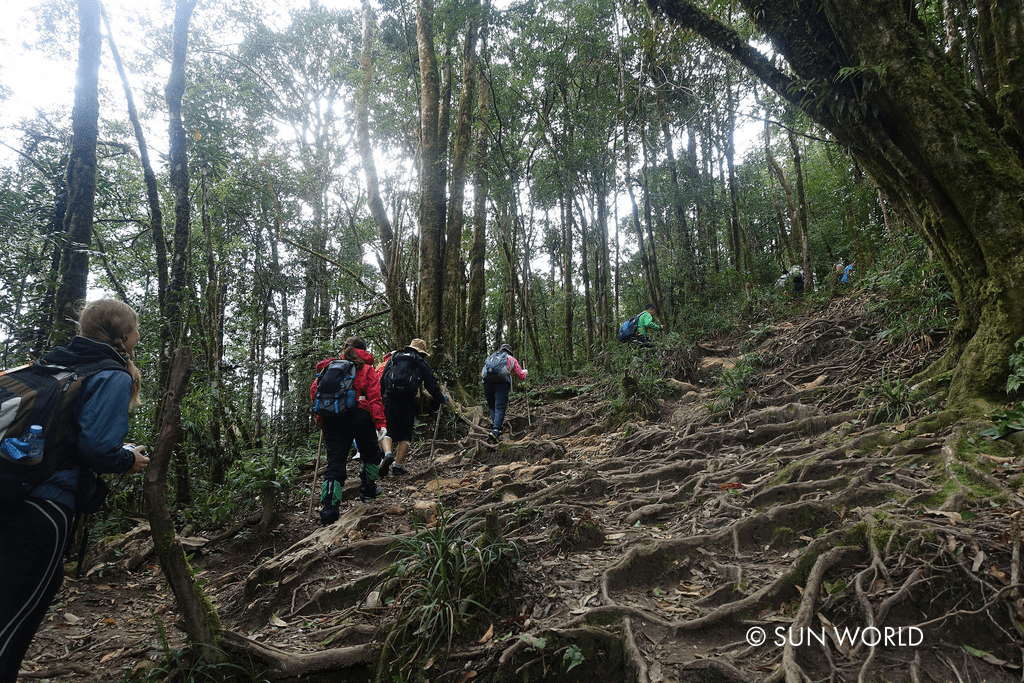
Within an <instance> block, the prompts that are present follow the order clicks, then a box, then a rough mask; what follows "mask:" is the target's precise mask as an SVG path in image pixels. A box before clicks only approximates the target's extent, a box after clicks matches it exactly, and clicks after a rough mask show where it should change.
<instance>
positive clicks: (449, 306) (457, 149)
mask: <svg viewBox="0 0 1024 683" xmlns="http://www.w3.org/2000/svg"><path fill="white" fill-rule="evenodd" d="M466 12H467V13H468V15H469V18H468V20H467V23H468V25H467V27H466V42H465V45H464V46H463V51H462V88H461V93H460V95H459V108H458V114H457V116H458V118H457V121H456V125H455V140H454V151H453V153H452V174H451V181H450V183H449V188H450V190H449V197H448V220H447V236H446V237H445V241H444V242H445V250H444V290H443V300H442V306H441V309H442V311H446V312H449V314H447V315H443V316H442V321H443V329H442V335H441V336H442V338H443V339H444V340H445V344H444V348H445V351H446V353H447V354H448V357H449V359H450V360H451V361H452V363H453V364H454V365H455V367H456V368H458V367H462V366H463V365H465V366H466V367H469V366H470V365H472V366H473V367H475V365H476V363H475V360H474V362H472V363H470V362H469V360H470V357H469V356H468V355H467V351H469V349H467V344H466V340H464V339H460V338H459V336H458V332H459V325H458V319H459V317H458V316H457V315H455V313H456V312H457V311H458V309H459V306H460V302H461V301H462V280H463V277H464V275H463V273H464V260H463V256H462V231H463V226H464V225H465V210H464V207H463V203H464V201H465V195H466V175H467V171H468V168H469V154H470V149H471V147H472V132H473V107H474V104H475V100H474V95H475V94H476V88H475V81H476V40H477V22H478V19H479V15H480V0H470V1H469V2H468V3H467V5H466Z"/></svg>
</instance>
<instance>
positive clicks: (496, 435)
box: [487, 430, 501, 443]
mask: <svg viewBox="0 0 1024 683" xmlns="http://www.w3.org/2000/svg"><path fill="white" fill-rule="evenodd" d="M487 439H488V440H489V441H490V442H491V443H498V442H499V441H501V432H499V431H498V430H494V431H493V432H491V435H490V436H488V437H487Z"/></svg>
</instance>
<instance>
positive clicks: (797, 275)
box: [789, 266, 804, 299]
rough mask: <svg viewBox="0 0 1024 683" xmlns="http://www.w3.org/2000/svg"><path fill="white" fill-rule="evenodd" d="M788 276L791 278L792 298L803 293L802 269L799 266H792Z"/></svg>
mask: <svg viewBox="0 0 1024 683" xmlns="http://www.w3.org/2000/svg"><path fill="white" fill-rule="evenodd" d="M789 276H790V277H791V278H793V298H794V299H795V298H797V297H798V296H800V295H801V294H803V293H804V269H803V268H801V267H800V266H793V267H792V268H790V269H789Z"/></svg>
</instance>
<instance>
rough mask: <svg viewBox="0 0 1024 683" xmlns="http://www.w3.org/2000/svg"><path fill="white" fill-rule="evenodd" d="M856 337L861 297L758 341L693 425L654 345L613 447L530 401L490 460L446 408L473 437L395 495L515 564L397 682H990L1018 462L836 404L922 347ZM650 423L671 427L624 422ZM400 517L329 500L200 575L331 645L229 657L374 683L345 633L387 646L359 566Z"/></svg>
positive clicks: (591, 419)
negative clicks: (272, 546)
mask: <svg viewBox="0 0 1024 683" xmlns="http://www.w3.org/2000/svg"><path fill="white" fill-rule="evenodd" d="M865 330H866V327H865V326H864V320H863V310H862V304H861V303H859V302H856V301H854V300H839V301H836V302H834V304H833V305H832V307H831V308H830V310H829V311H827V313H826V319H824V320H821V319H814V318H808V319H805V320H799V321H796V322H794V323H793V324H791V325H788V326H782V325H780V326H777V327H773V328H770V329H767V330H762V331H759V334H758V338H759V341H758V348H757V350H756V353H757V354H758V355H759V356H760V357H761V359H762V362H763V367H762V369H761V370H760V371H759V372H760V374H759V375H758V379H757V381H756V382H755V383H754V385H753V388H752V389H751V391H750V392H749V396H748V397H747V399H746V406H747V409H746V411H745V412H744V411H743V410H739V409H737V411H736V413H737V414H736V416H735V417H729V415H727V414H724V413H720V414H718V415H717V416H712V415H709V413H708V411H707V408H706V404H707V403H710V402H711V401H712V400H713V399H714V394H713V390H708V389H706V388H705V387H703V386H700V385H699V383H700V382H705V381H709V379H710V375H709V374H708V373H706V372H702V371H701V370H699V368H700V363H699V361H700V358H701V356H702V355H706V354H707V353H708V349H706V348H703V349H702V348H691V349H688V350H685V351H684V352H683V353H682V354H680V357H681V358H682V360H680V361H679V362H675V361H673V360H672V358H670V357H669V355H668V354H666V358H665V363H664V365H663V368H668V369H669V372H668V373H667V374H669V375H671V376H672V377H674V378H675V379H676V380H685V381H687V382H690V383H692V384H693V385H694V387H695V389H694V387H689V388H688V389H687V391H688V392H689V393H688V394H686V396H684V397H683V398H682V399H680V400H679V403H678V405H674V404H673V403H671V401H669V402H666V403H665V404H664V406H663V407H664V411H662V409H661V408H662V406H657V410H655V409H654V408H655V407H656V406H654V404H653V403H650V402H643V401H641V402H640V403H638V404H637V406H636V410H637V413H634V414H633V416H632V417H629V418H628V419H631V420H633V422H630V423H629V425H628V428H623V429H622V430H620V431H617V432H615V431H609V430H608V428H607V425H610V424H613V423H614V424H620V423H621V419H622V415H621V414H620V415H615V416H612V415H609V409H608V404H607V403H606V402H604V399H605V398H606V397H607V393H608V391H609V387H608V386H597V387H592V388H591V387H585V388H577V387H573V391H568V389H565V390H564V391H563V390H560V391H557V392H556V391H550V392H541V391H534V392H533V393H531V395H530V401H531V403H530V408H531V410H532V411H533V412H532V419H531V421H527V420H526V419H525V416H521V417H516V416H515V415H516V407H515V406H516V405H518V406H520V408H524V407H525V401H526V400H527V399H526V397H525V396H524V395H521V394H520V395H517V396H516V397H515V398H514V401H513V410H512V412H511V413H510V415H512V416H513V417H512V418H511V422H512V429H513V433H514V434H518V435H520V436H522V435H526V436H525V437H523V438H521V439H520V440H515V439H512V440H509V441H506V442H503V443H502V444H500V445H499V446H497V447H494V446H490V445H485V444H482V443H480V442H479V440H478V439H477V438H476V435H477V433H478V432H479V431H481V430H482V425H481V424H480V423H479V420H480V419H481V417H480V415H479V414H476V415H475V416H474V415H472V414H471V413H470V411H468V410H466V409H463V410H461V411H460V417H461V419H462V420H463V421H464V422H474V421H476V424H475V427H478V428H480V429H474V428H471V429H470V434H469V436H468V437H466V438H465V439H464V440H463V442H461V443H458V444H457V443H455V442H451V451H452V452H449V453H443V454H442V455H441V457H440V458H438V460H437V464H436V466H435V467H434V468H432V469H431V471H430V474H429V476H430V481H431V482H434V481H435V477H436V485H434V486H433V488H432V489H431V493H430V494H423V495H421V494H422V491H421V490H418V489H417V488H416V487H412V490H413V491H415V492H416V495H418V496H420V497H419V501H420V502H423V501H432V502H434V503H439V504H440V505H441V506H442V507H444V508H446V509H448V510H449V511H450V513H451V515H452V517H451V521H453V522H455V521H459V522H462V521H464V522H466V523H467V527H466V529H467V533H475V532H476V531H478V530H479V529H481V528H482V527H483V526H484V524H485V522H484V519H485V517H486V516H488V515H490V518H491V519H492V520H497V523H496V525H500V531H501V533H502V534H503V535H504V537H505V538H507V539H509V540H511V541H513V542H515V543H516V545H517V547H518V549H519V555H520V557H521V565H520V570H519V571H517V572H516V574H515V576H514V581H513V584H512V586H513V588H512V589H510V591H509V593H508V594H507V595H502V596H500V597H501V600H495V603H494V604H500V605H501V607H498V608H497V609H496V613H495V614H486V615H484V616H481V614H482V613H480V614H478V615H477V621H474V622H472V623H471V625H470V626H467V627H466V630H465V631H464V632H463V633H461V634H459V636H458V637H456V638H455V639H454V640H453V647H452V650H451V651H450V652H446V653H444V656H443V657H439V658H438V659H437V660H435V661H433V662H431V666H432V668H430V669H429V671H428V672H427V673H424V674H423V677H424V678H423V680H427V679H429V680H431V681H443V682H444V683H448V682H452V683H465V682H466V681H470V680H472V681H474V683H481V682H484V681H486V682H490V681H495V682H497V681H513V680H514V681H522V680H528V681H547V680H558V681H565V682H572V681H596V680H623V681H630V682H643V683H659V682H662V681H698V680H701V681H703V680H714V681H725V682H739V681H744V682H749V681H755V680H761V681H765V680H770V681H777V682H779V683H782V682H785V683H804V682H805V681H833V682H836V683H841V682H846V681H864V682H865V683H867V682H869V681H894V682H895V681H899V682H903V681H943V680H952V679H955V678H956V676H960V677H961V678H963V680H972V681H980V680H1009V678H1008V671H1009V668H1010V667H1012V666H1016V665H1019V664H1020V662H1021V655H1020V649H1019V647H1018V646H1019V645H1021V644H1024V638H1022V635H1021V634H1022V632H1024V602H1022V598H1021V593H1020V591H1019V586H1018V583H1019V582H1020V581H1021V570H1020V542H1021V524H1020V521H1019V520H1020V518H1021V517H1022V516H1024V513H1020V510H1021V509H1022V508H1024V497H1022V496H1021V495H1020V494H1019V493H1018V489H1019V488H1020V487H1021V485H1022V483H1024V465H1021V464H1018V463H1021V462H1022V460H1021V459H1018V458H1019V457H1020V456H1021V455H1022V454H1021V453H1020V452H1019V449H1018V450H1017V451H1014V450H1013V449H1014V447H1013V446H1012V445H1005V444H999V446H1000V447H1001V448H1003V450H1002V451H1000V452H999V453H995V452H987V451H989V450H994V449H995V446H992V447H986V449H985V450H986V452H984V453H979V451H980V450H981V449H980V448H979V447H978V446H977V445H976V444H975V445H971V444H969V443H968V442H967V440H966V439H965V438H963V435H964V434H968V433H969V432H966V431H963V428H960V429H958V428H957V427H958V426H959V425H960V424H961V423H960V422H958V418H957V416H956V415H955V414H954V413H952V412H941V413H934V414H929V413H927V412H926V411H925V410H924V409H923V408H922V409H921V410H920V414H918V415H917V416H916V417H914V418H912V419H910V420H908V421H907V422H905V423H902V424H896V423H887V422H880V421H877V415H879V414H882V412H881V411H880V410H879V406H877V405H874V404H871V403H870V401H866V400H865V399H864V398H863V397H862V395H861V394H862V390H863V389H864V388H865V387H866V386H868V385H869V383H870V382H872V381H874V378H875V377H876V376H877V374H878V373H879V372H880V371H881V370H882V369H883V368H906V369H908V370H910V369H913V368H917V367H920V366H921V365H922V364H923V363H925V362H926V360H927V359H928V358H932V357H934V356H935V354H937V353H938V352H939V350H938V349H931V348H929V347H926V346H925V345H922V344H917V345H906V344H897V345H894V344H890V343H888V342H886V341H882V340H875V339H873V338H872V337H871V335H870V334H866V333H865ZM854 337H856V339H854ZM720 346H721V348H719V349H718V351H724V352H727V353H728V352H730V347H729V345H728V344H726V343H725V342H722V343H721V344H720ZM922 349H924V350H922ZM735 355H739V354H735ZM630 387H631V388H632V389H633V390H636V389H637V387H635V386H633V385H630ZM616 391H617V389H616ZM865 395H867V394H866V393H865ZM635 396H636V394H634V397H635ZM638 400H639V399H638ZM915 400H916V401H918V402H919V403H918V404H915V405H918V406H920V405H925V404H924V403H920V401H921V397H916V398H915ZM516 401H518V402H519V403H518V404H517V403H516ZM552 402H553V403H552ZM660 412H665V413H666V414H668V413H671V418H667V419H666V420H665V421H664V422H645V421H644V420H643V419H639V420H638V419H637V415H638V414H639V415H643V414H647V415H654V414H655V413H660ZM873 415H874V416H876V417H872V416H873ZM714 420H719V421H720V423H718V424H716V423H714ZM873 420H876V421H874V422H873ZM595 425H605V426H604V427H595ZM439 445H440V444H439ZM984 456H991V457H984ZM406 481H407V482H408V480H406ZM427 481H428V480H427V476H425V475H421V476H420V478H419V479H418V480H417V481H416V482H415V484H416V486H422V485H424V484H425V483H426V482H427ZM402 512H403V511H402V510H399V511H398V512H397V513H395V514H394V515H391V514H386V513H385V512H384V510H382V508H381V506H362V505H360V504H358V503H357V504H354V505H353V507H352V508H351V509H350V510H349V511H348V512H347V513H346V515H345V517H344V518H343V520H342V521H341V522H339V523H338V524H336V525H334V526H333V527H330V528H328V529H323V530H316V531H314V532H313V533H312V534H310V535H309V536H308V537H307V538H306V539H303V540H302V541H300V542H299V543H296V544H294V545H291V546H290V547H288V548H287V549H286V550H284V551H282V552H275V553H274V554H273V556H272V557H270V558H269V559H267V560H264V561H263V562H262V563H260V565H259V566H257V567H256V568H255V569H253V570H252V572H251V573H250V575H249V578H248V579H247V581H246V582H245V584H244V586H238V585H235V586H234V588H232V587H231V585H230V584H224V588H223V590H225V591H230V590H234V591H235V593H236V595H235V596H234V599H235V600H236V601H242V602H244V604H245V609H242V610H239V613H241V614H242V615H244V616H245V618H247V619H248V620H249V621H250V623H259V621H260V618H264V617H267V616H269V615H270V614H272V613H273V614H284V615H286V616H288V617H289V618H290V619H291V620H292V621H293V622H295V621H300V619H298V618H297V617H298V616H299V615H302V617H303V619H306V620H315V621H317V622H318V623H317V626H316V628H315V629H314V630H313V631H312V633H315V634H316V641H314V642H312V643H311V644H310V645H309V646H308V647H310V648H311V649H316V648H318V647H322V646H321V645H319V642H323V641H324V639H325V638H327V639H329V641H328V642H329V643H330V645H331V646H332V647H335V649H332V650H326V651H323V652H314V653H308V654H301V655H294V656H295V657H297V659H294V660H293V659H291V657H292V656H293V655H289V654H287V653H284V652H281V651H279V650H277V649H275V648H273V647H271V646H268V645H259V646H258V647H257V646H256V645H250V644H249V642H248V641H244V642H237V641H231V642H232V643H233V644H234V645H233V646H235V647H236V649H238V650H239V651H243V652H247V653H250V654H251V655H252V656H254V657H257V658H258V659H260V661H265V662H267V663H268V664H269V665H270V666H271V667H272V671H273V677H284V676H286V675H287V676H293V675H296V674H295V672H298V671H302V672H305V673H304V674H301V675H308V674H311V673H314V672H323V671H327V670H332V671H337V672H344V675H345V676H348V677H349V679H351V678H356V677H358V676H360V675H361V676H363V677H364V678H366V679H367V680H368V679H371V678H373V677H374V676H375V675H376V677H377V680H379V681H385V680H390V679H389V678H387V674H388V673H389V672H388V671H387V666H386V661H383V660H382V659H381V658H380V656H379V655H380V650H379V649H375V646H374V645H371V644H370V643H371V642H374V641H373V640H369V639H368V638H371V635H370V634H376V635H375V636H372V637H373V638H376V639H377V640H379V639H380V638H381V637H382V634H384V633H386V632H388V621H387V619H388V617H387V615H386V614H385V610H384V609H383V608H381V607H379V606H377V605H379V603H380V601H382V598H381V597H380V596H382V595H383V596H386V598H385V599H386V600H391V599H396V600H400V599H401V596H400V595H399V596H392V595H390V593H389V592H388V591H387V590H384V589H382V586H381V584H382V582H383V580H384V579H383V575H382V574H381V569H382V568H383V566H384V565H386V563H387V562H388V561H389V560H391V559H392V558H393V557H394V555H389V554H388V551H389V549H390V548H391V545H390V539H388V538H387V534H408V533H410V532H411V528H410V525H409V523H408V521H406V520H407V517H404V516H401V515H400V514H399V513H402ZM378 528H379V529H384V530H386V531H379V532H377V531H376V530H377V529H378ZM584 528H586V529H587V530H591V529H592V530H594V533H593V534H590V535H588V536H587V537H586V538H585V539H583V534H582V533H577V532H581V530H583V529H584ZM581 539H582V540H581ZM492 597H493V596H492ZM225 599H227V597H225ZM319 622H323V623H319ZM912 629H916V630H912ZM751 633H755V634H756V633H760V634H761V635H762V636H764V637H765V640H762V641H760V642H757V641H756V640H754V639H752V637H751ZM854 633H856V634H858V635H857V636H856V637H855V636H854V635H853V634H854ZM876 633H877V634H879V636H880V637H881V638H883V640H882V641H880V642H877V643H876V642H874V641H873V640H872V638H874V636H875V634H876ZM780 634H781V635H780ZM865 634H867V635H865ZM798 635H799V636H800V637H799V638H797V637H796V636H798ZM918 637H920V638H921V640H920V641H916V640H915V641H914V643H915V644H913V645H906V644H904V645H899V643H897V642H896V640H898V639H903V640H906V639H907V638H911V640H913V639H917V638H918ZM885 638H889V640H884V639H885ZM890 641H891V642H890ZM900 642H902V641H900ZM965 646H966V647H968V648H974V650H975V651H978V652H981V651H983V652H984V653H986V654H987V655H988V657H987V658H986V657H984V656H981V655H973V654H966V653H969V652H971V651H970V650H967V649H965ZM951 653H956V655H955V657H956V658H955V659H953V658H951V657H950V654H951ZM1000 662H1003V663H1004V664H1000ZM378 665H380V668H379V669H378ZM322 667H331V668H330V669H328V668H322ZM338 675H341V674H338ZM1012 675H1013V676H1016V677H1017V679H1018V680H1019V671H1018V672H1017V673H1013V674H1012Z"/></svg>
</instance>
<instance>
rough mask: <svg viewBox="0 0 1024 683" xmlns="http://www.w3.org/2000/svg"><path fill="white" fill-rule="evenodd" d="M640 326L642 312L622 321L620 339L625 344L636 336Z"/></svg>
mask: <svg viewBox="0 0 1024 683" xmlns="http://www.w3.org/2000/svg"><path fill="white" fill-rule="evenodd" d="M639 327H640V314H639V313H638V314H636V315H634V316H633V317H632V318H630V319H629V320H627V321H626V322H624V323H622V327H620V328H619V341H620V342H622V343H623V344H625V343H626V342H628V341H629V340H630V339H632V338H633V337H635V336H636V333H637V330H638V329H639Z"/></svg>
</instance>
